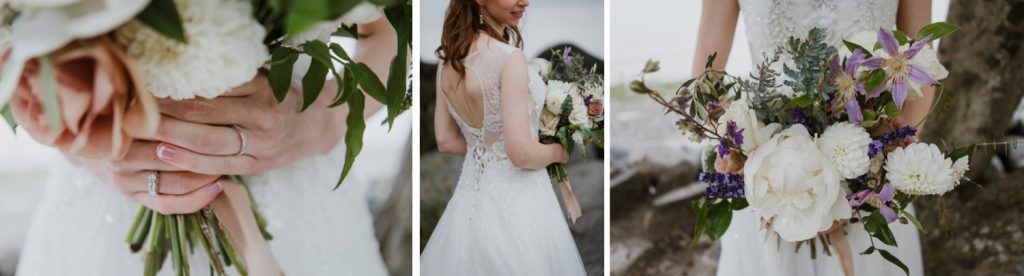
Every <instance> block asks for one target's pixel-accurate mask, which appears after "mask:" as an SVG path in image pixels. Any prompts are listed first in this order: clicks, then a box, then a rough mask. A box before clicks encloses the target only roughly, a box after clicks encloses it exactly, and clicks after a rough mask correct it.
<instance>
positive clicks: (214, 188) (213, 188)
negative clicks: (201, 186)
mask: <svg viewBox="0 0 1024 276" xmlns="http://www.w3.org/2000/svg"><path fill="white" fill-rule="evenodd" d="M222 190H224V187H221V186H220V181H217V182H214V183H213V185H210V187H208V188H206V195H208V196H215V195H217V194H219V193H220V191H222Z"/></svg>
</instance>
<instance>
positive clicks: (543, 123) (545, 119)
mask: <svg viewBox="0 0 1024 276" xmlns="http://www.w3.org/2000/svg"><path fill="white" fill-rule="evenodd" d="M558 120H559V118H558V115H556V114H554V113H551V112H547V111H542V112H541V114H540V134H541V135H544V136H555V128H557V127H558Z"/></svg>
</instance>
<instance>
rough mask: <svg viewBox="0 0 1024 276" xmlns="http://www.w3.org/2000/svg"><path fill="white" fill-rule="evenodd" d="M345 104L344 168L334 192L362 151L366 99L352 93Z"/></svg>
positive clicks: (360, 94)
mask: <svg viewBox="0 0 1024 276" xmlns="http://www.w3.org/2000/svg"><path fill="white" fill-rule="evenodd" d="M347 102H348V117H346V118H345V123H346V124H348V129H347V130H345V167H343V168H342V169H341V177H339V178H338V184H335V185H334V189H335V190H337V189H338V187H341V182H343V181H345V177H347V176H348V172H349V171H350V170H352V164H353V163H354V162H355V161H356V156H359V152H360V151H362V150H363V132H364V131H365V130H366V121H365V120H364V119H363V109H364V108H365V105H366V98H364V97H363V93H358V92H357V93H352V95H351V98H349V99H348V100H347Z"/></svg>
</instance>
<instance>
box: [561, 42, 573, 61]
mask: <svg viewBox="0 0 1024 276" xmlns="http://www.w3.org/2000/svg"><path fill="white" fill-rule="evenodd" d="M570 52H572V47H569V46H565V50H564V51H562V63H564V64H565V65H569V62H570V61H571V60H570V59H569V53H570Z"/></svg>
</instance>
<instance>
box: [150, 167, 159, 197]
mask: <svg viewBox="0 0 1024 276" xmlns="http://www.w3.org/2000/svg"><path fill="white" fill-rule="evenodd" d="M159 186H160V171H154V172H152V173H149V185H148V192H149V195H150V196H156V195H157V194H158V190H159V189H160V187H159Z"/></svg>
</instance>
